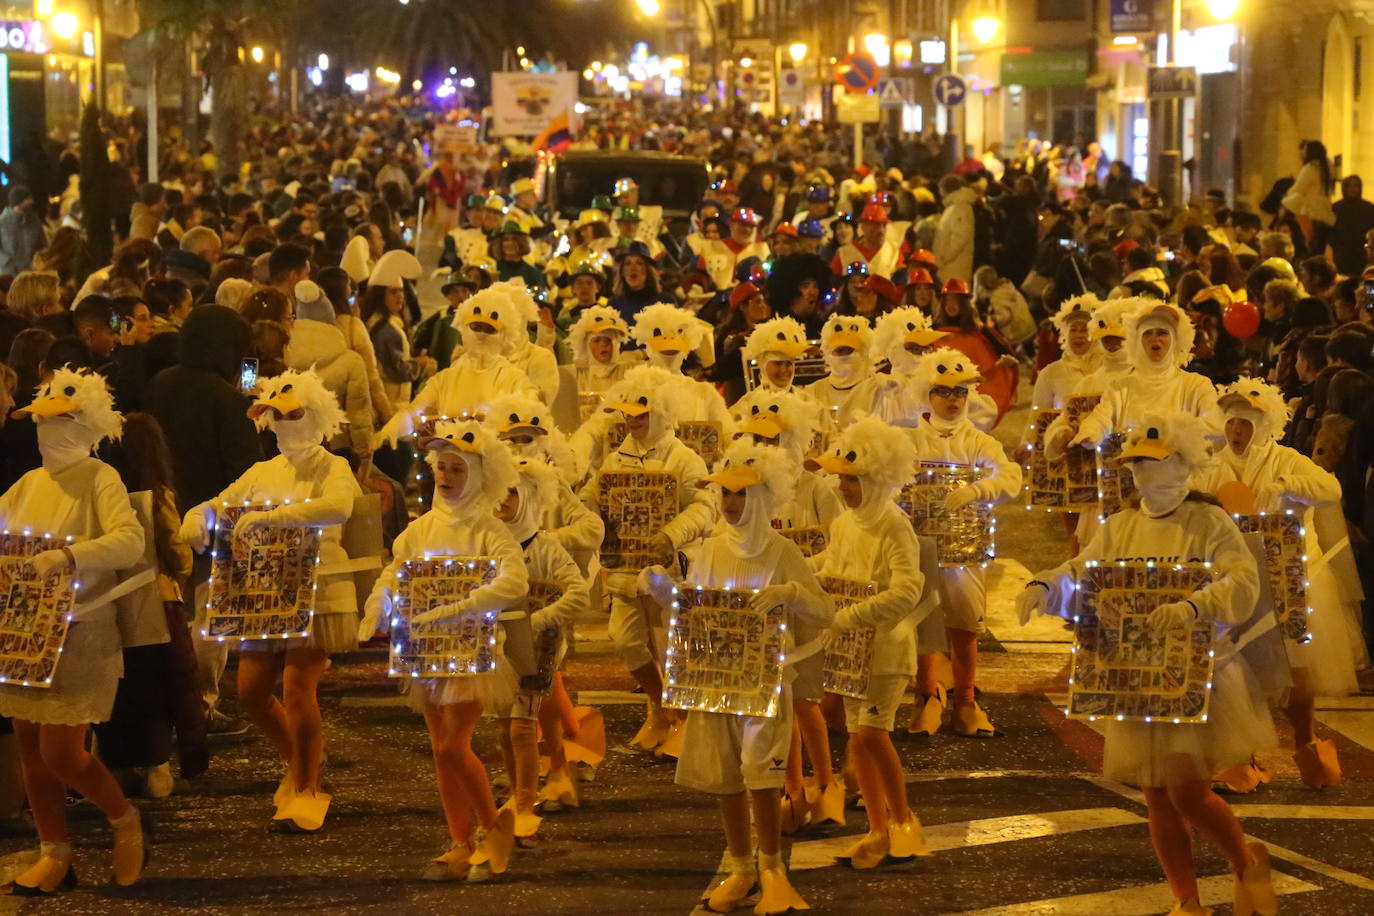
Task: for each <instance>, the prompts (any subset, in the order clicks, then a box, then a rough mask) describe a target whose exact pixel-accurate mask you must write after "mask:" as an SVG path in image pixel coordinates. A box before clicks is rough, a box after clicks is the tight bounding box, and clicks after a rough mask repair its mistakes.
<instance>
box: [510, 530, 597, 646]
mask: <svg viewBox="0 0 1374 916" xmlns="http://www.w3.org/2000/svg"><path fill="white" fill-rule="evenodd" d="M524 556H525V569H526V571H527V573H528V574H529V577H530V580H531V581H539V582H551V583H553V584H554V585H557V586H558V587H559V588H560V589H561V590H562V592H563V594H562V596H561V597H560V598H559V599H558V600H557V601H555V602H554V603H553V604H550V605H549V606H548V607H546V608H543V609H541V610H538V611H535V612H534V613H533V614H531V615H530V628H531V629H532V630H534V632H535V633H538V632H539V631H540V630H543V629H546V628H548V627H557V628H558V629H559V630H563V629H564V628H566V627H567V625H568V623H570V622H571V621H572V620H573V619H574V617H575V616H576V615H577V612H578V611H580V610H581V609H582V608H584V607H586V605H587V594H588V591H589V589H588V586H587V579H586V577H584V576H583V575H582V571H581V570H580V569H578V568H577V563H576V562H574V561H573V558H572V557H571V556H569V555H568V552H567V551H566V550H564V549H563V548H562V547H561V546H560V545H559V543H558V542H557V541H556V540H555V539H553V538H551V537H549V535H548V533H547V532H543V531H541V532H539V533H538V534H536V535H535V536H534V537H533V538H531V539H530V541H529V543H527V544H526V545H525V550H524Z"/></svg>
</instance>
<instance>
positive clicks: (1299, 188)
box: [1283, 162, 1336, 226]
mask: <svg viewBox="0 0 1374 916" xmlns="http://www.w3.org/2000/svg"><path fill="white" fill-rule="evenodd" d="M1283 206H1284V208H1285V209H1286V210H1288V212H1290V213H1292V214H1293V215H1294V216H1303V217H1306V218H1307V219H1310V220H1312V221H1313V222H1317V223H1326V224H1327V225H1328V226H1333V225H1335V223H1336V211H1335V210H1333V209H1331V195H1330V194H1328V193H1327V191H1326V188H1324V187H1322V170H1321V168H1320V167H1319V166H1318V165H1317V163H1315V162H1308V163H1306V164H1304V165H1303V167H1302V168H1300V169H1298V177H1297V178H1295V179H1293V186H1292V187H1291V188H1289V189H1288V193H1287V194H1285V195H1283Z"/></svg>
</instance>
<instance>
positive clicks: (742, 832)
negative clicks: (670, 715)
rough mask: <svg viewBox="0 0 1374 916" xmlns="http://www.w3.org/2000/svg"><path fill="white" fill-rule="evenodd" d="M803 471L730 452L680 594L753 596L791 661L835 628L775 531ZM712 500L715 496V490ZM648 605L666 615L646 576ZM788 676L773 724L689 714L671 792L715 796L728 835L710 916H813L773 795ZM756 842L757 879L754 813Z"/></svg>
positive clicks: (788, 734) (800, 561)
mask: <svg viewBox="0 0 1374 916" xmlns="http://www.w3.org/2000/svg"><path fill="white" fill-rule="evenodd" d="M799 470H800V468H799V467H798V466H797V465H796V464H794V463H793V461H792V459H791V457H790V456H787V455H785V454H780V453H779V452H778V450H777V449H773V448H768V447H766V446H761V445H755V444H753V443H746V442H736V443H735V444H733V445H732V446H730V448H729V449H728V450H727V451H726V454H725V458H724V459H723V460H722V462H721V468H720V470H719V471H717V472H716V473H715V474H713V475H711V476H710V477H708V478H706V479H707V480H708V481H710V482H711V483H714V484H717V485H719V487H720V490H719V493H720V496H719V499H720V509H721V515H722V516H723V518H724V525H723V526H722V527H721V529H720V530H719V533H718V534H716V535H714V536H712V537H709V538H707V539H706V542H705V543H704V544H702V547H701V550H700V552H698V554H697V556H696V558H695V559H694V560H693V561H692V563H691V565H690V566H689V568H688V570H687V579H686V583H685V585H684V587H685V588H693V587H700V588H736V589H741V588H743V589H754V590H755V591H756V594H755V595H754V596H753V598H752V599H751V600H750V607H751V608H752V609H754V610H756V611H767V610H771V609H772V608H775V607H778V606H781V607H782V608H783V609H784V611H785V624H786V627H787V631H788V636H789V637H792V638H788V639H787V640H786V643H785V644H786V645H787V649H786V652H787V654H791V652H792V651H793V650H795V649H796V648H798V647H797V646H796V645H795V643H794V639H795V633H796V630H797V629H801V630H804V631H806V632H810V633H814V634H817V635H816V637H815V638H819V633H820V632H822V631H823V630H824V629H825V628H826V627H827V626H828V625H829V624H830V622H831V620H832V619H833V618H834V614H835V607H834V602H833V601H832V600H831V598H830V597H829V596H828V595H826V594H825V592H824V591H822V590H821V586H820V583H819V582H817V581H816V576H815V573H813V572H812V570H811V568H810V566H809V565H808V564H807V560H806V558H805V557H804V556H802V552H801V549H800V548H798V547H797V545H796V544H794V543H792V542H791V541H788V540H787V539H785V538H783V537H781V536H780V535H779V534H778V533H777V532H775V531H774V530H773V524H772V523H773V518H774V517H775V515H776V514H777V512H778V510H779V509H780V508H781V507H782V506H785V505H786V504H787V503H788V501H789V500H790V498H791V495H792V484H793V481H795V480H796V479H797V474H798V472H799ZM712 489H713V490H714V488H712ZM646 572H651V573H657V574H658V575H656V576H655V575H649V576H645V577H644V578H645V579H650V578H652V579H654V580H656V581H655V582H654V585H655V586H656V587H655V588H654V595H655V598H656V600H658V601H659V602H660V603H662V604H664V605H668V604H670V603H671V602H672V593H671V591H669V592H668V593H667V594H665V593H664V589H663V585H664V584H665V582H666V580H667V579H668V577H667V576H666V575H664V571H663V570H662V568H659V569H657V570H652V571H646ZM790 680H791V676H790V674H789V673H788V672H787V669H784V672H783V684H782V688H781V691H780V693H779V694H778V701H777V714H776V715H775V716H773V717H771V718H769V717H762V716H742V715H732V714H730V713H717V712H706V711H702V710H692V711H691V712H689V713H687V724H686V726H685V728H684V731H683V740H682V754H681V756H680V757H679V758H678V764H677V779H676V781H677V783H678V785H682V786H687V787H688V788H692V789H698V790H700V791H703V792H709V793H711V794H713V795H716V796H718V798H719V800H720V812H721V820H722V822H723V824H724V828H725V842H726V863H727V867H728V874H727V876H726V877H725V879H724V880H723V881H721V882H720V883H719V884H718V885H716V886H715V887H714V888H712V889H711V890H710V891H709V892H708V893H707V894H706V895H705V896H704V898H703V900H704V902H705V904H706V907H707V908H708V909H709V910H710V911H712V912H715V913H728V912H730V911H731V910H733V909H735V908H736V907H737V906H738V905H739V904H740V902H741V901H743V899H744V898H745V897H746V896H747V895H748V894H749V893H750V891H751V890H752V889H753V888H754V886H755V883H756V881H757V883H758V884H759V885H761V887H762V895H761V897H760V899H759V902H758V905H757V906H756V907H755V908H754V912H755V913H756V914H760V916H762V914H774V913H787V912H790V911H791V910H793V909H809V907H808V906H807V904H806V903H805V901H803V900H802V899H801V897H800V896H799V895H798V894H797V892H796V891H795V890H793V888H792V885H791V884H790V883H789V882H788V880H787V870H786V867H785V866H784V865H783V861H782V836H781V830H780V823H779V815H780V811H779V796H778V790H779V789H781V788H782V785H783V772H782V766H781V765H780V764H781V761H782V759H783V758H784V757H785V756H786V755H787V747H788V744H789V743H790V741H791V738H792V702H791V700H792V691H791V685H790V684H789V683H788V682H789V681H790ZM751 809H752V812H753V823H754V831H753V832H754V835H755V837H756V838H757V841H758V863H757V878H756V877H755V875H756V870H755V861H754V853H753V848H752V843H751V839H750V829H749V825H750V811H751Z"/></svg>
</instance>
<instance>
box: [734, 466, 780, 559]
mask: <svg viewBox="0 0 1374 916" xmlns="http://www.w3.org/2000/svg"><path fill="white" fill-rule="evenodd" d="M766 492H767V490H766V488H765V487H764V486H763V485H762V484H755V485H754V486H752V487H749V488H748V489H746V490H745V497H744V512H743V514H741V515H740V520H739V524H735V525H731V524H727V525H726V526H725V541H726V543H727V544H729V545H730V552H731V553H733V554H734V555H735V556H737V557H742V558H745V559H748V558H750V557H756V556H758V555H759V554H761V553H763V551H764V549H765V548H767V546H768V540H769V537H770V536H771V535H772V533H773V513H772V511H771V508H770V506H769V505H768V499H767V497H766V496H765V493H766Z"/></svg>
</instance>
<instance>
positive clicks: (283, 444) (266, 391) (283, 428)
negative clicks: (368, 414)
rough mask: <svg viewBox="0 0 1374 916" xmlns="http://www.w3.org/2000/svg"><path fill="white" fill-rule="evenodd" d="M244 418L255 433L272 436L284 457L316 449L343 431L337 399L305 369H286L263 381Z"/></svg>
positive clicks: (341, 416) (315, 376)
mask: <svg viewBox="0 0 1374 916" xmlns="http://www.w3.org/2000/svg"><path fill="white" fill-rule="evenodd" d="M248 416H249V417H250V418H252V420H253V422H255V423H256V424H257V425H258V428H259V429H270V430H272V432H274V433H275V434H276V436H277V447H278V448H280V449H281V452H282V454H284V455H291V454H293V453H299V452H301V451H304V450H306V449H309V448H314V447H318V446H320V445H321V444H322V443H323V442H324V440H325V439H328V438H329V437H331V436H333V435H335V434H336V433H338V432H339V430H340V429H342V428H343V424H344V419H345V417H344V412H343V410H342V409H341V408H340V407H339V399H338V398H336V397H335V396H334V393H333V392H332V391H330V390H329V389H328V388H326V387H324V382H323V381H321V380H320V377H319V376H318V375H316V374H315V373H314V372H312V371H311V370H309V369H307V370H305V371H303V372H298V371H296V370H293V369H288V370H287V371H286V372H283V373H282V374H281V375H278V376H276V377H274V378H269V379H265V380H263V382H262V386H261V391H260V392H259V394H258V397H257V399H256V400H254V401H253V404H252V406H250V407H249V408H248Z"/></svg>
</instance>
